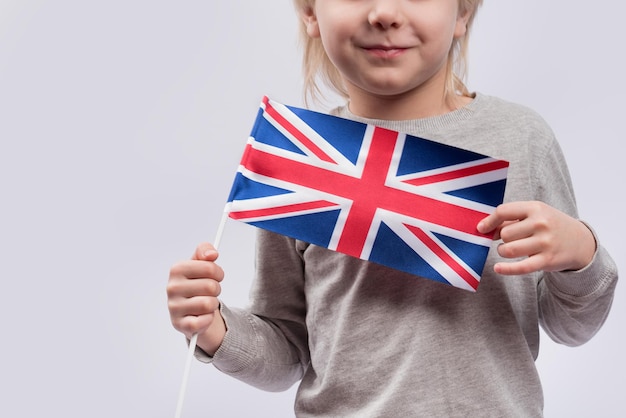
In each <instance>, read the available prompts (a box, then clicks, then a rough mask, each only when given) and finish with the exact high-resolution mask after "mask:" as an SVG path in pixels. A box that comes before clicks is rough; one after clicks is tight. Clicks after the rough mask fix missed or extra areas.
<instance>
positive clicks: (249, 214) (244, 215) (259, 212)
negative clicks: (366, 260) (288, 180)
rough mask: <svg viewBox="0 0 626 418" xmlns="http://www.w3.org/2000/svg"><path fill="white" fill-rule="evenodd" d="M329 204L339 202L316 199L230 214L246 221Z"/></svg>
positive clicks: (233, 217) (332, 204)
mask: <svg viewBox="0 0 626 418" xmlns="http://www.w3.org/2000/svg"><path fill="white" fill-rule="evenodd" d="M329 206H337V204H336V203H332V202H327V201H325V200H316V201H314V202H304V203H295V204H293V205H283V206H274V207H271V208H263V209H251V210H239V211H233V212H230V213H229V214H228V216H229V217H230V218H232V219H235V220H240V221H241V220H243V221H245V220H246V219H249V218H260V217H268V216H275V215H283V214H286V213H296V212H302V211H306V210H315V209H321V208H326V207H329Z"/></svg>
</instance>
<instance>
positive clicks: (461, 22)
mask: <svg viewBox="0 0 626 418" xmlns="http://www.w3.org/2000/svg"><path fill="white" fill-rule="evenodd" d="M473 13H474V10H466V11H465V12H463V13H459V15H458V16H457V18H456V26H455V27H454V38H455V39H458V38H462V37H464V36H465V34H466V33H467V22H469V20H470V18H471V17H472V14H473Z"/></svg>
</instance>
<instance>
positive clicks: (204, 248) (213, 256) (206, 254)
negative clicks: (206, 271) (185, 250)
mask: <svg viewBox="0 0 626 418" xmlns="http://www.w3.org/2000/svg"><path fill="white" fill-rule="evenodd" d="M218 256H219V253H218V252H217V250H216V249H215V247H214V246H213V245H212V244H210V243H208V242H203V243H201V244H200V245H198V246H197V247H196V251H195V252H194V254H193V256H192V257H191V258H192V259H193V260H204V261H215V260H217V257H218Z"/></svg>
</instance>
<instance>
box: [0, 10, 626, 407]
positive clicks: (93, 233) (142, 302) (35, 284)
mask: <svg viewBox="0 0 626 418" xmlns="http://www.w3.org/2000/svg"><path fill="white" fill-rule="evenodd" d="M625 13H626V6H624V5H623V4H622V3H621V2H616V1H614V0H597V1H595V2H572V1H567V0H554V1H550V2H547V1H544V0H527V1H524V2H521V1H513V0H497V1H494V0H488V1H486V5H485V6H484V8H483V9H482V10H481V12H480V14H479V17H478V19H477V22H476V23H477V24H476V28H475V29H476V30H475V33H474V35H475V36H474V37H473V43H472V50H471V60H470V62H471V72H470V88H471V89H473V90H478V91H481V92H483V93H487V94H492V95H497V96H501V97H503V98H506V99H509V100H511V101H516V102H519V103H522V104H525V105H528V106H530V107H532V108H534V109H535V110H537V111H539V112H540V113H541V114H542V115H543V116H544V117H545V118H546V119H547V121H548V122H549V123H550V124H551V126H552V127H553V128H554V130H555V131H556V133H557V135H558V137H559V138H560V141H561V143H562V146H563V149H564V151H565V154H566V157H567V158H568V161H569V164H570V169H571V171H572V176H573V179H574V183H575V188H576V192H577V195H578V200H579V208H580V212H581V216H582V217H583V218H584V219H586V220H588V221H589V222H590V223H591V224H592V225H594V227H595V228H596V230H597V232H598V233H599V235H600V237H601V239H602V241H603V243H604V244H605V246H606V247H607V248H608V249H609V250H610V251H611V253H612V254H613V256H614V258H615V259H616V261H617V263H618V265H619V267H620V268H621V271H624V270H625V267H626V265H625V260H624V251H623V245H622V244H620V242H621V241H622V237H623V235H624V233H625V232H626V230H625V225H624V220H623V219H624V218H623V216H622V213H623V208H624V204H625V203H626V202H625V197H624V184H623V183H624V179H626V168H625V164H624V162H623V161H624V160H623V158H622V154H623V147H622V146H620V141H622V140H623V139H624V128H623V124H624V120H625V117H624V104H623V100H624V97H626V87H625V83H624V73H623V70H624V65H623V64H624V59H623V56H622V55H623V54H622V52H621V51H623V50H624V45H623V41H624V34H623V29H622V27H623V16H624V15H625ZM300 92H301V84H300V55H299V50H298V47H297V42H296V21H295V17H294V13H293V10H292V7H291V2H290V0H279V1H276V0H273V1H271V2H267V1H253V0H246V1H244V0H228V1H217V2H215V1H197V0H180V1H177V2H174V1H164V0H150V1H148V0H108V1H97V2H96V1H84V0H55V1H51V0H39V1H37V0H0V141H1V142H0V192H1V199H2V200H1V204H0V274H1V282H0V283H1V284H0V286H1V287H0V295H1V298H0V300H1V301H0V321H1V322H0V329H1V331H2V344H1V345H0V350H1V351H0V353H1V355H0V362H1V363H0V383H1V385H2V386H1V391H0V416H3V417H46V416H59V417H60V416H63V417H91V418H99V417H173V416H174V411H175V406H176V399H177V396H178V390H179V387H180V383H181V378H182V372H183V366H184V359H185V356H186V346H185V343H184V340H183V338H182V336H181V335H179V334H178V333H177V332H176V331H175V330H174V329H173V328H172V327H171V326H170V323H169V316H168V313H167V308H166V298H165V284H166V281H167V276H168V270H169V267H170V265H171V264H172V263H174V262H175V261H177V260H179V259H183V258H187V257H188V256H189V255H190V254H191V252H192V250H193V249H194V247H195V245H196V244H197V243H198V242H200V241H202V240H209V241H210V240H213V238H214V235H215V232H216V228H217V225H218V223H219V219H220V213H221V211H222V208H223V204H224V202H225V199H226V197H227V193H228V190H229V188H230V184H231V181H232V176H233V174H234V170H235V168H236V165H237V163H238V160H239V157H240V154H241V151H242V149H243V144H244V142H245V140H246V139H247V136H248V133H249V130H250V127H251V123H252V120H253V117H254V115H255V114H256V110H257V106H258V103H259V101H260V99H261V97H262V96H263V95H264V94H267V95H270V96H271V97H272V98H274V99H276V100H279V101H281V102H284V103H288V104H292V105H300V104H301V103H302V101H301V94H300ZM252 239H253V230H252V227H249V226H246V225H240V224H237V223H235V222H229V223H228V225H227V228H226V234H225V236H224V239H223V241H222V244H221V247H220V248H221V262H222V264H223V266H224V268H225V269H226V271H227V276H228V277H227V281H226V282H225V283H224V292H223V298H224V299H225V300H226V301H228V303H229V304H231V305H244V304H245V303H246V297H247V289H248V286H249V283H250V277H251V274H252V248H253V243H252ZM625 314H626V295H625V293H624V290H623V286H619V287H618V291H617V295H616V299H615V303H614V308H613V311H612V313H611V315H610V317H609V319H608V321H607V323H606V325H605V326H604V328H603V329H602V330H601V331H600V333H599V334H598V335H597V336H596V337H595V339H593V340H592V341H591V342H589V343H588V344H586V345H584V346H582V347H579V348H574V349H573V348H567V347H562V346H557V345H555V344H553V343H552V342H550V341H549V340H548V339H547V338H545V337H544V338H543V340H542V351H541V354H540V358H539V360H538V366H539V369H540V373H541V375H542V377H543V381H544V386H545V396H546V407H545V411H546V416H548V417H590V416H594V417H618V416H626V406H625V405H624V395H625V394H626V389H624V388H625V387H626V386H625V385H624V378H623V376H624V373H625V372H626V360H625V356H624V355H623V349H624V347H625V345H624V344H625V343H626V341H625V338H624V333H623V329H624V327H623V325H622V324H621V323H620V321H621V319H622V318H624V315H625ZM293 394H294V389H292V390H290V391H288V392H286V393H281V394H271V393H265V392H261V391H258V390H256V389H252V388H249V387H247V386H245V385H244V384H242V383H239V382H237V381H234V380H233V379H231V378H228V377H225V376H223V375H220V374H219V373H218V372H217V371H216V370H215V369H214V368H213V367H211V366H204V365H202V364H200V363H198V362H194V364H193V367H192V371H191V379H190V381H189V390H188V393H187V401H186V403H185V413H184V416H185V417H189V418H191V417H213V416H215V417H246V416H256V417H288V416H292V414H293V413H292V399H293Z"/></svg>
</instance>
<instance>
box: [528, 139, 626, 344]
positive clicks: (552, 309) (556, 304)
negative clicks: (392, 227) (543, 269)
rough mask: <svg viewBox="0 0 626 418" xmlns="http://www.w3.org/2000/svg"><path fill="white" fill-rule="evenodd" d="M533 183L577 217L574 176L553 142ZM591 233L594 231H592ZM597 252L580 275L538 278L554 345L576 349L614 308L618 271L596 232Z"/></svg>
mask: <svg viewBox="0 0 626 418" xmlns="http://www.w3.org/2000/svg"><path fill="white" fill-rule="evenodd" d="M536 161H537V163H538V164H537V166H536V167H535V170H534V173H535V178H534V179H533V180H534V181H535V182H537V183H536V186H537V188H536V190H539V196H538V200H542V201H544V202H546V203H548V204H549V205H551V206H553V207H555V208H557V209H559V210H561V211H563V212H565V213H567V214H568V215H570V216H573V217H575V218H577V219H578V211H577V209H576V202H575V198H574V192H573V187H572V184H571V179H570V175H569V172H568V169H567V165H566V163H565V159H564V157H563V154H562V151H561V149H560V147H559V145H558V143H557V142H556V141H555V140H552V141H550V142H549V143H548V146H547V148H546V152H545V153H544V155H543V158H541V157H539V158H537V160H536ZM589 228H590V229H591V227H589ZM592 232H593V234H594V238H595V239H596V243H597V250H596V253H595V255H594V257H593V260H592V261H591V263H590V264H589V265H588V266H586V267H585V268H583V269H581V270H578V271H564V272H550V273H544V274H543V277H542V278H541V279H540V280H539V284H538V286H539V289H538V295H539V321H540V323H541V326H542V328H543V329H544V330H545V331H546V333H547V334H548V335H549V336H550V337H551V338H552V339H553V340H554V341H556V342H558V343H561V344H565V345H569V346H577V345H581V344H584V343H585V342H587V341H589V339H591V338H592V337H593V336H594V335H595V334H596V333H597V332H598V330H599V329H600V328H601V326H602V324H603V323H604V321H605V320H606V317H607V315H608V313H609V310H610V308H611V304H612V301H613V295H614V293H615V286H616V284H617V278H618V275H617V267H616V265H615V262H614V261H613V259H612V258H611V256H610V255H609V253H608V252H607V251H606V249H605V248H604V247H602V245H601V243H600V241H599V239H598V236H597V235H596V233H595V231H593V230H592Z"/></svg>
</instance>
